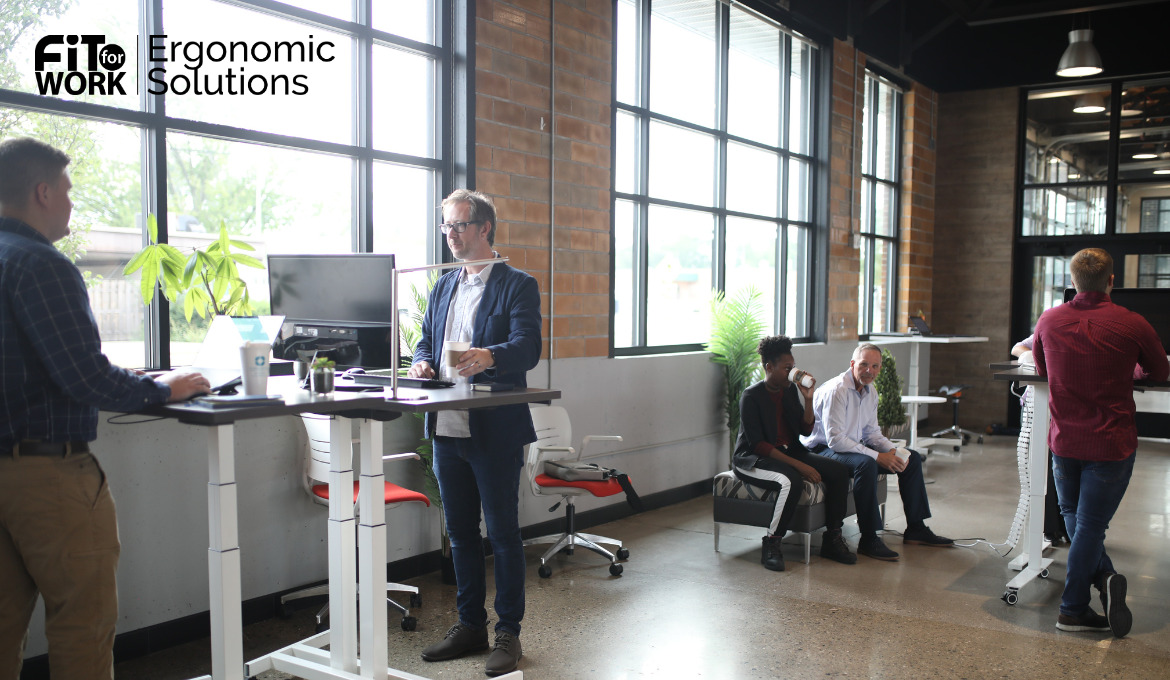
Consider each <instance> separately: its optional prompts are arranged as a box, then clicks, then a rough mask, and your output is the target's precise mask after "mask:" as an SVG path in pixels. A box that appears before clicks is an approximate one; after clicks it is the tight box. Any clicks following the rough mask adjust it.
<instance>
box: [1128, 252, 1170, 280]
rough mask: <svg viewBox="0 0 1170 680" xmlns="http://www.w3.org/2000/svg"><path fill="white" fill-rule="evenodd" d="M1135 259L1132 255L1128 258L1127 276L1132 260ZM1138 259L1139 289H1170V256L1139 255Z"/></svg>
mask: <svg viewBox="0 0 1170 680" xmlns="http://www.w3.org/2000/svg"><path fill="white" fill-rule="evenodd" d="M1134 257H1135V256H1133V255H1130V256H1127V258H1126V269H1125V271H1126V274H1127V275H1128V273H1129V271H1130V264H1129V263H1130V258H1134ZM1136 259H1137V261H1138V262H1137V281H1136V284H1137V287H1138V288H1170V255H1138V256H1136ZM1127 285H1128V284H1127Z"/></svg>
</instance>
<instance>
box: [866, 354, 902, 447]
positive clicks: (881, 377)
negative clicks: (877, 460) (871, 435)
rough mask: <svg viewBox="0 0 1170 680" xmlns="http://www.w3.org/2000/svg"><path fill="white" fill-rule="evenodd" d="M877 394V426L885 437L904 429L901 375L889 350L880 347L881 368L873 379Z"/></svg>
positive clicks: (890, 436)
mask: <svg viewBox="0 0 1170 680" xmlns="http://www.w3.org/2000/svg"><path fill="white" fill-rule="evenodd" d="M873 387H874V389H875V390H877V395H878V414H877V417H878V427H880V428H882V433H883V434H885V436H886V438H887V439H890V438H892V437H894V436H897V435H899V434H901V433H902V432H904V431H905V430H906V426H907V423H906V406H905V405H904V404H903V403H902V376H900V375H898V365H897V363H896V362H895V361H894V355H892V354H890V350H888V349H886V348H884V347H883V348H882V370H881V372H879V373H878V375H877V378H875V379H874V381H873Z"/></svg>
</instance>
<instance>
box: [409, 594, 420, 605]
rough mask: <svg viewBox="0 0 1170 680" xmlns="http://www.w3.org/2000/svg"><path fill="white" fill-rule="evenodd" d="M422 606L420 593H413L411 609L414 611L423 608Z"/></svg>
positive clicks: (411, 595)
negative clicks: (416, 608)
mask: <svg viewBox="0 0 1170 680" xmlns="http://www.w3.org/2000/svg"><path fill="white" fill-rule="evenodd" d="M421 606H422V595H420V594H418V593H411V594H410V608H411V609H414V608H415V607H421Z"/></svg>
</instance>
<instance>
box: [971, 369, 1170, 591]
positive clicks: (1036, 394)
mask: <svg viewBox="0 0 1170 680" xmlns="http://www.w3.org/2000/svg"><path fill="white" fill-rule="evenodd" d="M1005 365H1007V366H1013V365H1014V366H1015V368H1012V369H1011V370H1006V371H1003V370H997V369H998V368H1001V367H1003V366H1005ZM991 368H992V370H994V371H996V372H995V373H994V374H993V375H992V377H993V379H995V380H1003V381H1008V382H1020V383H1026V384H1027V385H1029V386H1030V387H1031V388H1032V400H1033V413H1032V436H1031V439H1030V440H1029V442H1028V480H1029V490H1030V492H1031V493H1029V494H1028V523H1027V526H1026V527H1025V529H1024V553H1023V554H1022V555H1020V556H1019V557H1017V558H1016V559H1014V560H1012V562H1011V567H1012V568H1013V569H1017V570H1019V571H1020V573H1019V574H1017V575H1016V576H1015V578H1013V579H1012V580H1010V581H1008V583H1007V590H1006V591H1004V594H1003V597H1002V599H1003V601H1004V602H1006V603H1008V604H1009V605H1014V604H1015V603H1016V602H1017V600H1018V599H1019V591H1020V588H1022V587H1024V586H1025V585H1027V584H1028V583H1030V582H1031V581H1032V579H1034V578H1036V577H1037V576H1039V577H1040V578H1048V565H1050V564H1052V558H1050V557H1041V558H1040V560H1039V562H1036V561H1033V560H1032V559H1031V556H1032V555H1041V556H1042V555H1043V551H1044V510H1043V508H1044V492H1045V488H1046V486H1047V484H1048V476H1047V469H1046V466H1047V465H1048V420H1049V414H1048V378H1046V377H1044V376H1040V375H1036V370H1035V368H1034V367H1032V366H1024V365H1021V364H1018V363H1015V362H1013V363H1010V364H1007V363H1004V364H1000V363H995V364H992V365H991ZM1134 389H1135V390H1139V391H1140V390H1149V391H1155V392H1170V382H1161V383H1150V382H1147V381H1144V380H1142V381H1136V382H1134ZM1033 508H1036V509H1038V511H1033Z"/></svg>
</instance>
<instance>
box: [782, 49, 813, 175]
mask: <svg viewBox="0 0 1170 680" xmlns="http://www.w3.org/2000/svg"><path fill="white" fill-rule="evenodd" d="M791 43H792V50H791V51H790V55H791V56H790V61H791V63H792V69H791V74H792V76H791V79H790V81H789V95H788V148H789V149H790V150H791V151H794V152H796V153H802V154H809V153H811V151H810V149H811V148H812V147H811V143H810V132H809V131H810V128H811V127H812V122H811V121H812V100H813V97H812V88H813V69H812V66H813V57H814V55H815V53H816V48H815V47H813V46H812V45H809V44H808V43H805V42H802V41H800V40H797V39H795V38H792V39H791Z"/></svg>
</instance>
